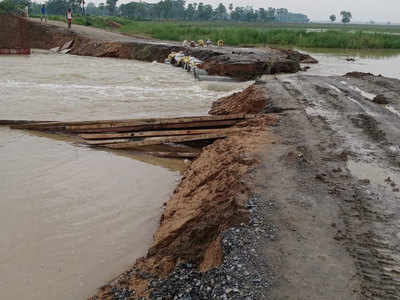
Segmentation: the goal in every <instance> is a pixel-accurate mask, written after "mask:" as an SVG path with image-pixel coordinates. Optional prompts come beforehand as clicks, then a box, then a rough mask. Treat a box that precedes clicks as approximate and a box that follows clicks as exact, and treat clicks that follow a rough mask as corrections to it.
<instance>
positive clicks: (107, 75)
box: [0, 49, 400, 300]
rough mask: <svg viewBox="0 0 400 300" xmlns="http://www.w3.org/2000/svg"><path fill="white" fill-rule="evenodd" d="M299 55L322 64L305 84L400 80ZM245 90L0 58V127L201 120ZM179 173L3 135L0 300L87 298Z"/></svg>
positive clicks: (332, 58) (333, 54) (155, 70)
mask: <svg viewBox="0 0 400 300" xmlns="http://www.w3.org/2000/svg"><path fill="white" fill-rule="evenodd" d="M306 51H307V52H308V53H310V54H311V55H313V56H314V57H316V58H317V59H318V60H319V61H320V64H318V65H313V66H312V68H311V69H310V70H309V71H308V72H307V74H315V75H342V74H344V73H346V72H350V71H363V72H372V73H375V74H382V75H384V76H389V77H396V78H400V71H399V70H400V53H399V52H392V51H368V52H365V51H361V52H360V51H350V52H344V51H343V50H338V51H335V50H331V49H329V50H326V51H325V50H313V49H307V50H306ZM348 57H355V58H356V61H355V62H348V61H346V58H348ZM246 85H247V84H221V83H218V84H212V83H211V84H207V83H199V82H196V81H194V80H193V79H192V78H191V77H190V74H188V73H186V72H184V71H183V70H181V69H176V68H173V67H171V66H168V65H162V64H152V63H143V62H138V61H131V60H117V59H108V58H92V57H77V56H69V55H52V54H47V53H42V52H36V53H34V54H33V55H31V56H29V57H16V56H8V57H0V107H1V108H0V119H33V120H91V119H114V118H136V117H137V118H141V117H161V116H183V115H201V114H206V113H207V111H208V109H209V107H210V104H211V103H212V102H213V101H214V100H215V99H217V98H218V97H221V96H223V95H226V94H230V93H231V92H232V90H235V89H240V88H243V87H245V86H246ZM183 168H184V162H182V161H179V160H170V159H168V160H167V159H155V158H151V157H148V156H146V155H139V154H134V153H129V152H108V151H99V150H93V149H90V148H85V147H81V146H77V145H74V144H72V143H71V142H70V141H69V140H68V139H67V138H63V137H56V136H54V135H47V134H38V133H34V132H26V131H19V130H11V129H8V128H2V127H0V228H1V239H0V295H1V298H2V299H32V300H38V299H44V300H47V299H61V300H63V299H85V298H86V297H87V296H89V295H91V294H92V293H93V292H94V291H95V289H96V288H97V287H99V286H101V285H102V284H104V283H106V282H107V281H109V280H110V279H112V278H113V277H114V276H116V275H117V274H119V273H121V272H122V271H124V270H125V269H126V268H127V267H128V266H129V265H130V264H132V263H133V262H134V260H135V259H136V258H137V257H139V256H141V255H143V254H145V251H146V249H147V248H148V246H149V245H150V243H151V240H152V234H153V232H154V231H155V229H156V227H157V224H158V220H159V216H160V213H161V209H162V204H163V203H164V202H165V201H166V200H167V199H168V197H169V195H170V194H171V192H172V191H173V189H174V187H175V185H176V183H177V181H178V180H179V178H180V172H181V171H182V170H183Z"/></svg>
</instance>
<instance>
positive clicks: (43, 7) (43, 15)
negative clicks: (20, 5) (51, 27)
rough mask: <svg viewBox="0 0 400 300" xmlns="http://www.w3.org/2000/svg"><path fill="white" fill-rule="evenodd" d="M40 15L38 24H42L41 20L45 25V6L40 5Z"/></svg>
mask: <svg viewBox="0 0 400 300" xmlns="http://www.w3.org/2000/svg"><path fill="white" fill-rule="evenodd" d="M40 12H41V15H40V23H42V21H43V19H44V21H45V22H46V23H47V12H46V4H43V5H42V8H41V9H40Z"/></svg>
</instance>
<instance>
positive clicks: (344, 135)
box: [257, 73, 400, 299]
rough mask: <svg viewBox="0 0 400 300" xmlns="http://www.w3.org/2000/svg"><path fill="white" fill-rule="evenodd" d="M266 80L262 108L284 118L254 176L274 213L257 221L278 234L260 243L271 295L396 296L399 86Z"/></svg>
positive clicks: (399, 280) (399, 274)
mask: <svg viewBox="0 0 400 300" xmlns="http://www.w3.org/2000/svg"><path fill="white" fill-rule="evenodd" d="M265 79H266V80H265V84H264V88H265V92H266V94H267V97H268V102H269V106H268V107H267V109H266V110H267V111H280V112H282V114H281V118H280V120H281V122H280V123H279V125H278V126H277V127H275V128H274V129H273V132H274V134H276V135H277V136H279V137H281V142H280V143H276V144H273V145H267V147H266V149H265V151H264V155H263V157H264V158H263V160H262V161H263V168H261V169H260V170H259V171H258V173H257V183H258V189H257V191H258V193H259V194H260V195H261V196H262V198H263V199H264V201H271V202H272V203H274V207H275V209H273V210H272V211H271V210H265V211H264V212H263V214H264V217H265V218H266V219H268V220H269V221H270V222H272V223H273V224H275V225H277V226H278V228H279V238H278V239H277V240H276V241H274V242H272V243H271V242H269V241H268V242H266V243H265V244H264V245H263V246H264V250H263V253H264V254H265V257H266V259H267V260H269V261H271V262H272V265H273V266H274V270H275V271H276V274H277V278H278V279H277V280H276V281H275V284H274V287H275V288H272V289H271V291H270V292H269V293H268V294H269V296H270V297H271V299H359V298H361V299H400V256H399V247H400V234H399V232H400V226H399V225H400V214H399V211H400V202H399V198H400V194H399V189H398V187H397V184H399V183H400V181H399V180H400V177H399V174H400V173H399V171H400V169H399V150H400V149H399V142H400V131H399V121H400V119H399V118H400V114H399V111H400V102H399V100H398V99H399V98H400V85H399V83H400V82H399V81H398V80H396V79H387V78H383V77H375V76H370V75H366V74H357V73H355V74H352V75H350V76H343V77H316V76H288V77H286V76H284V77H279V78H271V77H269V78H265ZM377 94H381V95H382V96H381V97H379V99H381V100H382V99H383V101H382V102H386V103H387V104H377V103H374V102H373V99H374V98H375V96H376V95H377ZM375 101H377V100H376V99H375ZM345 249H346V251H345Z"/></svg>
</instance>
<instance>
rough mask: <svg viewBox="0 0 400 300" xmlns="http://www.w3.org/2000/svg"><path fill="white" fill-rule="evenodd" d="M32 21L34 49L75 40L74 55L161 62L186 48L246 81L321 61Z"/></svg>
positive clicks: (211, 69)
mask: <svg viewBox="0 0 400 300" xmlns="http://www.w3.org/2000/svg"><path fill="white" fill-rule="evenodd" d="M29 24H30V26H29V30H30V39H31V47H32V48H38V49H51V48H54V47H60V46H62V45H63V44H65V43H66V42H69V41H73V44H72V46H71V47H72V48H71V51H70V54H75V55H84V56H96V57H117V58H125V59H137V60H142V61H158V62H164V60H165V59H166V58H167V57H168V55H169V54H170V53H171V52H173V51H175V52H177V51H183V52H184V53H185V54H186V55H190V56H194V57H196V58H198V59H200V60H201V61H203V64H202V65H201V66H200V68H203V69H205V70H206V71H207V72H208V73H209V74H212V75H220V76H229V77H234V78H238V79H242V80H248V79H254V78H257V77H259V76H261V75H264V74H278V73H295V72H298V71H300V63H317V61H316V60H314V59H313V58H312V57H310V56H309V55H306V54H302V53H300V52H297V51H292V50H285V49H277V48H264V49H254V48H232V47H222V48H218V47H210V48H207V47H183V46H182V44H181V43H177V42H169V41H160V40H153V39H141V38H134V37H128V36H124V35H121V34H118V33H113V32H107V31H104V30H100V29H96V28H91V27H86V26H81V25H75V26H73V29H72V30H68V29H66V28H65V25H64V24H63V23H61V22H55V21H51V22H49V24H41V23H40V21H38V20H36V19H32V20H30V23H29Z"/></svg>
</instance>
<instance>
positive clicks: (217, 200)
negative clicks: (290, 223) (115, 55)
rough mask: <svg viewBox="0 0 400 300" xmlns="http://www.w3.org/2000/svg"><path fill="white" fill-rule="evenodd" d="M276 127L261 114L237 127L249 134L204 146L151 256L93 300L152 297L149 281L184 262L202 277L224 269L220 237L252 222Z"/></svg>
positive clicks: (256, 89)
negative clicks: (258, 170) (256, 188)
mask: <svg viewBox="0 0 400 300" xmlns="http://www.w3.org/2000/svg"><path fill="white" fill-rule="evenodd" d="M244 93H246V94H250V95H254V94H262V93H264V90H263V89H262V87H259V86H257V85H253V86H251V87H249V88H248V89H246V90H245V92H244ZM264 97H265V95H264ZM236 98H237V99H235V102H240V97H236ZM244 110H245V109H244ZM244 110H243V111H244ZM232 111H236V110H234V109H232ZM253 112H256V111H254V110H253ZM257 112H259V111H257ZM275 122H276V119H275V117H273V116H261V115H260V116H259V117H256V118H254V119H251V120H246V121H243V122H242V123H240V124H238V125H237V126H240V127H247V128H248V129H249V130H248V131H246V133H238V134H234V135H232V136H229V137H227V138H225V139H223V140H218V141H216V142H214V143H213V144H211V145H209V146H207V147H205V148H204V149H203V150H202V152H201V154H200V156H199V157H198V158H197V159H196V160H194V161H193V162H192V163H191V165H190V166H189V167H188V169H187V170H186V171H185V173H184V175H183V178H182V181H181V182H180V184H179V185H178V187H177V188H176V189H175V191H174V194H173V195H172V197H171V198H170V199H169V200H168V202H167V203H166V207H165V209H164V212H163V214H162V216H161V220H160V227H159V229H158V230H157V231H156V233H155V234H154V240H153V243H152V246H151V247H150V249H149V251H148V253H147V255H146V256H145V257H143V258H140V259H138V260H137V261H136V264H135V266H134V267H133V268H132V269H130V270H129V271H127V272H125V273H124V274H122V275H121V276H120V277H119V278H117V279H116V280H114V281H113V282H112V283H110V284H109V285H106V286H104V287H103V288H102V289H101V290H100V291H99V293H98V294H97V295H96V296H94V297H93V299H114V297H115V295H116V293H119V292H120V291H125V292H126V293H128V294H130V295H131V296H133V293H134V294H135V295H136V296H149V295H150V293H151V291H152V287H151V281H154V280H158V279H159V278H165V277H167V276H168V275H169V274H170V273H171V272H172V271H174V269H175V268H176V267H178V266H180V265H181V264H182V263H186V262H192V263H193V264H194V265H196V266H197V267H198V269H199V270H200V271H202V272H204V271H208V270H210V269H212V268H214V267H216V266H218V265H220V264H221V262H222V255H223V253H222V247H221V236H222V235H221V234H222V233H223V232H224V231H225V230H227V229H228V228H230V227H232V226H235V225H239V224H247V223H248V221H249V212H248V199H249V196H250V195H251V180H249V179H250V177H249V176H251V175H250V174H251V171H252V170H253V169H254V167H255V166H256V165H257V163H258V153H259V151H260V149H261V148H262V145H263V143H264V142H265V140H268V139H271V137H270V136H269V135H268V133H267V131H266V128H267V126H268V125H273V124H274V123H275ZM116 291H117V292H116ZM133 291H134V292H133Z"/></svg>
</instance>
